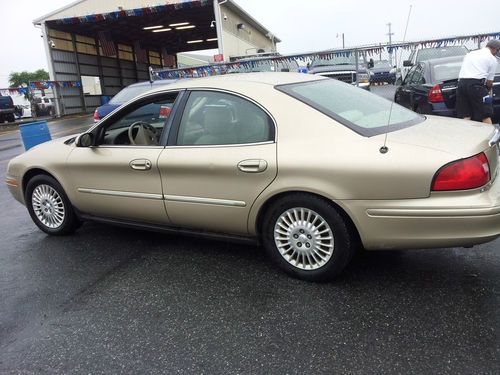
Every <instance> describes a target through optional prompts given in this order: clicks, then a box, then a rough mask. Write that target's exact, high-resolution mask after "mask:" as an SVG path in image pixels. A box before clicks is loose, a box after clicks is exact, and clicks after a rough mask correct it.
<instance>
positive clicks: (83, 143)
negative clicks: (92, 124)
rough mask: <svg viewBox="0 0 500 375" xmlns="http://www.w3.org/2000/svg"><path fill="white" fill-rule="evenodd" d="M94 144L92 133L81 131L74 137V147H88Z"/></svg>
mask: <svg viewBox="0 0 500 375" xmlns="http://www.w3.org/2000/svg"><path fill="white" fill-rule="evenodd" d="M93 145H94V134H92V133H83V134H81V135H79V136H78V138H77V139H76V147H90V146H93Z"/></svg>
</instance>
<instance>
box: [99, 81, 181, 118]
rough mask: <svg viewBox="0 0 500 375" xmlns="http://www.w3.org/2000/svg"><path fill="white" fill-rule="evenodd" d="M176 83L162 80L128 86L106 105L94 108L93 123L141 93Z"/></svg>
mask: <svg viewBox="0 0 500 375" xmlns="http://www.w3.org/2000/svg"><path fill="white" fill-rule="evenodd" d="M176 81H177V80H176V79H162V80H159V81H153V83H151V82H149V81H147V82H139V83H134V84H132V85H129V86H127V87H125V88H124V89H122V90H121V91H120V92H119V93H118V94H116V95H115V96H114V97H113V99H111V100H110V101H109V102H108V103H107V104H104V105H102V106H100V107H97V108H96V110H95V112H94V122H98V121H100V120H101V119H102V118H103V117H105V116H107V115H108V114H110V113H111V112H113V111H114V110H115V109H116V108H118V107H119V106H121V105H122V104H124V103H126V102H128V101H129V100H130V99H133V98H135V97H136V96H139V95H141V94H142V93H144V92H146V91H148V90H151V89H153V88H156V87H158V86H163V85H168V84H171V83H174V82H176Z"/></svg>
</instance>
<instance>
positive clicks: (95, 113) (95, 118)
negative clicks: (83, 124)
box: [94, 109, 100, 122]
mask: <svg viewBox="0 0 500 375" xmlns="http://www.w3.org/2000/svg"><path fill="white" fill-rule="evenodd" d="M99 120H100V119H99V112H97V109H96V110H95V111H94V122H97V121H99Z"/></svg>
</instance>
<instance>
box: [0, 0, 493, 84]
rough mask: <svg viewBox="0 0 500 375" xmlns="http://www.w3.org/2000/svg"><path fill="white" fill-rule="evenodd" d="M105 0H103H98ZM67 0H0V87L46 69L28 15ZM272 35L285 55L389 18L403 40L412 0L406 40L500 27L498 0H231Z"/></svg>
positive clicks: (356, 37)
mask: <svg viewBox="0 0 500 375" xmlns="http://www.w3.org/2000/svg"><path fill="white" fill-rule="evenodd" d="M103 1H105V0H103ZM71 2H72V1H71V0H48V1H37V0H14V1H9V0H0V25H1V29H0V46H1V52H0V57H1V58H0V88H4V87H7V77H8V75H9V73H10V72H11V71H21V70H28V71H33V70H36V69H39V68H44V69H47V61H46V58H45V52H44V49H43V44H42V39H41V38H40V30H39V29H37V28H35V27H34V26H33V24H32V20H33V19H35V18H37V17H40V16H42V15H45V14H47V13H49V12H51V11H53V10H56V9H58V8H60V7H62V6H64V5H67V4H69V3H71ZM236 2H237V3H238V4H239V5H240V6H241V7H242V8H243V9H245V10H246V11H247V12H248V13H250V14H251V15H252V16H253V17H254V18H255V19H256V20H258V21H259V22H260V23H262V24H263V25H264V26H265V27H266V28H268V29H269V30H271V31H272V32H273V33H274V34H275V35H277V36H278V37H279V38H280V39H281V40H282V43H280V44H278V51H279V52H281V53H284V54H287V53H300V52H310V51H316V50H324V49H329V48H335V47H339V46H341V45H342V40H341V38H337V37H336V35H337V34H341V33H344V35H345V42H346V46H352V45H360V44H369V43H378V42H385V41H387V40H388V37H387V35H385V34H386V33H387V31H388V30H387V26H386V24H387V23H388V22H391V23H392V31H393V32H394V34H395V35H394V36H393V40H402V39H403V34H404V28H405V25H406V19H407V17H408V11H409V9H410V4H413V7H412V12H411V17H410V22H409V25H408V33H407V37H406V40H420V39H431V38H441V37H447V36H452V35H463V34H474V33H486V32H497V31H500V22H499V19H500V18H499V17H500V1H499V0H476V1H465V0H463V1H462V0H460V1H458V0H372V1H365V0H358V1H353V0H307V1H306V0H236ZM158 3H161V0H158Z"/></svg>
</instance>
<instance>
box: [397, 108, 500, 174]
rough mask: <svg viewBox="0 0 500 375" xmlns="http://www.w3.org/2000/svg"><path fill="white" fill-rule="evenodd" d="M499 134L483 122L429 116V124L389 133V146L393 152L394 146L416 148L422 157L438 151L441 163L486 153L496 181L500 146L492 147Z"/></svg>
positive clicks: (425, 122)
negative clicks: (392, 147)
mask: <svg viewBox="0 0 500 375" xmlns="http://www.w3.org/2000/svg"><path fill="white" fill-rule="evenodd" d="M495 130H496V128H495V127H494V126H492V125H486V124H483V123H480V122H473V121H466V120H459V119H454V118H447V117H440V116H427V118H426V120H425V121H424V122H422V123H420V124H418V125H415V126H412V127H409V128H406V129H402V130H399V131H395V132H392V133H389V134H388V140H387V145H388V146H389V148H390V147H391V145H394V146H396V145H412V146H414V147H415V150H420V153H421V155H423V154H425V153H428V152H430V151H431V150H433V151H438V152H439V154H440V155H441V157H440V159H441V160H442V161H441V163H442V162H443V161H444V162H445V163H446V162H452V161H455V160H459V159H464V158H468V157H470V156H473V155H477V154H479V153H481V152H484V153H485V154H486V156H487V158H488V161H489V165H490V171H491V177H492V179H493V178H494V177H495V175H496V171H497V170H498V163H499V162H498V146H496V145H493V146H491V145H490V140H491V139H492V137H493V136H494V134H495ZM416 152H419V151H416ZM445 155H447V156H445ZM443 165H444V164H443Z"/></svg>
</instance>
